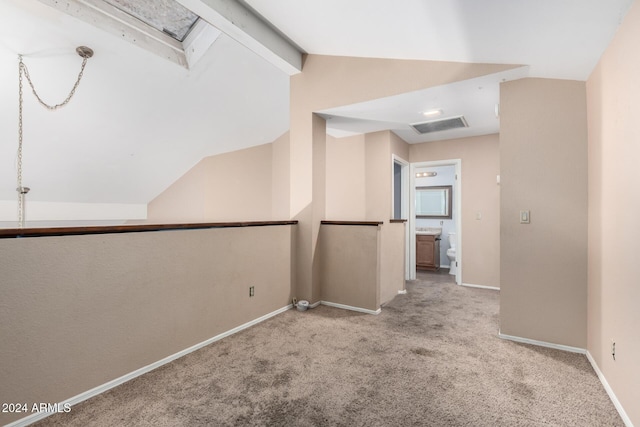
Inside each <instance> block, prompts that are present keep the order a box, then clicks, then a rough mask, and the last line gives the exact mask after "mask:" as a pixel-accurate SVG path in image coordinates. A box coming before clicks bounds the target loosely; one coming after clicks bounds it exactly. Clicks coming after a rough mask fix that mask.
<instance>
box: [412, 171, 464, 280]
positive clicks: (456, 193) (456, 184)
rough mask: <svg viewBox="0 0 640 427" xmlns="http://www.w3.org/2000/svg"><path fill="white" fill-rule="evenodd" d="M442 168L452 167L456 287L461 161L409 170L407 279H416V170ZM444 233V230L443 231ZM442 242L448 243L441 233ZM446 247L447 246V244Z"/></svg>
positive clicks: (459, 260)
mask: <svg viewBox="0 0 640 427" xmlns="http://www.w3.org/2000/svg"><path fill="white" fill-rule="evenodd" d="M442 166H452V167H453V175H454V176H453V182H452V186H453V208H452V209H453V215H452V216H453V218H452V219H453V228H454V229H455V233H456V234H455V244H456V260H455V262H456V271H455V273H456V274H455V282H456V284H458V285H461V284H462V270H463V262H462V260H463V257H462V231H463V230H462V219H461V213H462V160H461V159H450V160H437V161H429V162H418V163H412V164H411V165H410V168H409V216H408V219H409V221H408V227H407V230H408V232H409V233H408V239H407V254H409V256H408V257H407V259H408V264H409V265H408V269H409V271H408V272H409V274H408V275H407V277H408V278H409V279H410V280H415V278H416V227H417V226H418V225H417V219H416V209H415V207H416V203H415V200H416V185H417V178H416V173H417V171H418V170H422V169H427V168H438V167H442ZM443 231H444V230H443ZM442 242H447V243H448V235H445V234H444V233H443V235H442ZM447 246H448V244H447Z"/></svg>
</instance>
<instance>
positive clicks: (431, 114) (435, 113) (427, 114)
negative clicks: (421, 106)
mask: <svg viewBox="0 0 640 427" xmlns="http://www.w3.org/2000/svg"><path fill="white" fill-rule="evenodd" d="M440 114H442V110H428V111H425V112H423V113H422V115H423V116H425V117H438V116H439V115H440Z"/></svg>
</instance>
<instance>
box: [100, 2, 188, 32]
mask: <svg viewBox="0 0 640 427" xmlns="http://www.w3.org/2000/svg"><path fill="white" fill-rule="evenodd" d="M104 2H105V3H108V4H110V5H111V6H113V7H115V8H118V9H120V10H121V11H123V12H125V13H127V14H129V15H131V16H133V17H134V18H136V19H139V20H140V21H142V22H144V23H145V24H147V25H149V26H151V27H153V28H155V29H157V30H159V31H162V32H163V33H165V34H167V35H169V36H171V37H172V38H174V39H175V40H177V41H179V42H183V41H184V39H185V37H187V34H189V31H190V30H191V28H193V26H194V25H195V23H196V22H197V21H198V19H199V17H198V15H196V14H195V13H193V12H191V11H190V10H189V9H187V8H186V7H184V6H182V5H181V4H180V3H178V2H176V1H174V0H104Z"/></svg>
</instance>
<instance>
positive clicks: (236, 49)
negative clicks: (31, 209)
mask: <svg viewBox="0 0 640 427" xmlns="http://www.w3.org/2000/svg"><path fill="white" fill-rule="evenodd" d="M632 2H633V0H606V1H605V0H569V1H557V0H526V1H513V0H483V1H477V0H447V1H442V0H403V1H402V2H391V1H387V0H350V1H343V0H322V1H319V0H278V1H273V0H244V1H241V3H243V4H245V5H247V6H249V7H251V8H253V9H254V10H255V11H256V12H257V13H258V14H259V15H261V16H262V17H264V18H265V19H266V20H267V21H269V22H270V24H271V25H273V26H274V27H275V28H277V29H278V30H279V31H281V32H282V33H284V34H285V35H286V36H287V37H289V38H290V39H292V40H293V42H295V43H296V44H297V45H298V46H300V47H301V49H303V50H304V51H306V52H307V53H314V54H328V55H349V56H362V57H388V58H407V59H430V60H446V61H463V62H493V63H510V64H523V66H525V68H522V69H520V70H519V71H518V73H516V74H512V75H508V76H493V77H492V78H490V79H488V80H486V79H485V80H483V81H478V82H471V84H469V85H468V88H465V86H464V85H461V86H460V87H457V88H440V89H438V90H440V92H436V89H434V92H424V93H415V94H406V95H404V98H398V99H385V100H378V101H373V102H372V103H371V104H368V105H356V106H344V107H340V108H339V109H336V110H335V111H326V112H323V113H324V114H326V115H327V116H331V117H332V119H331V120H330V121H329V122H330V123H329V126H330V127H332V129H333V131H334V132H337V133H339V132H341V131H342V132H344V133H346V134H348V133H353V132H356V133H357V132H366V131H368V130H369V129H372V128H373V129H378V128H385V129H392V130H394V131H396V132H399V130H398V128H399V126H400V125H398V123H400V124H406V123H411V122H416V121H419V120H418V119H419V116H418V117H417V118H416V115H417V114H419V113H420V109H422V108H424V109H426V108H432V107H433V106H434V105H433V104H435V102H434V100H435V97H436V95H437V96H440V97H446V100H444V102H446V110H447V111H446V114H447V115H456V114H457V111H456V110H460V109H462V108H463V107H464V105H465V99H469V91H470V90H471V91H478V90H485V91H486V93H489V92H490V93H492V96H485V95H483V99H484V98H486V100H485V101H483V102H484V106H483V107H482V108H484V109H485V111H484V112H483V115H484V116H486V117H488V118H487V120H493V122H492V124H491V126H493V127H492V128H491V129H497V128H498V127H497V126H499V122H498V121H497V118H496V117H495V114H494V104H495V102H496V100H497V87H498V83H499V81H501V80H503V79H511V78H520V77H523V76H535V77H551V78H563V79H577V80H585V79H586V78H587V77H588V75H589V73H590V72H591V70H592V69H593V67H594V66H595V64H596V62H597V61H598V59H599V57H600V55H601V54H602V52H603V51H604V49H605V48H606V46H607V45H608V43H609V42H610V40H611V38H612V37H613V35H614V33H615V31H616V29H617V27H618V25H619V23H620V22H621V21H622V19H623V17H624V15H625V14H626V11H627V10H628V8H629V7H630V5H631V3H632ZM181 3H183V4H184V3H188V2H187V1H185V0H183V1H181ZM79 45H87V46H90V47H91V48H93V49H94V50H95V56H94V57H93V58H92V59H90V60H89V63H88V65H87V68H86V71H85V76H84V79H83V81H82V83H81V85H80V88H79V89H78V91H77V93H76V96H75V97H74V98H73V100H72V101H71V103H70V104H69V105H68V106H67V107H65V108H63V109H61V110H59V111H56V112H48V111H45V110H44V109H43V108H41V107H40V106H39V105H37V104H36V101H35V99H34V97H33V96H32V95H31V93H30V92H29V91H28V90H25V106H24V123H25V127H24V137H25V142H24V169H25V171H24V185H26V186H29V187H31V188H32V191H31V193H30V194H29V196H28V197H29V200H30V201H52V202H78V203H114V204H115V203H122V204H146V203H148V202H149V201H151V200H152V199H153V198H154V197H155V196H156V195H158V194H159V193H160V192H162V191H163V190H164V189H165V188H166V187H168V186H169V185H170V184H171V183H172V182H174V181H175V180H176V179H177V178H179V177H180V176H181V175H182V174H183V173H185V172H186V171H187V170H188V169H190V168H191V167H192V166H193V165H195V164H196V163H197V162H198V161H199V160H201V159H202V158H203V157H205V156H208V155H213V154H218V153H223V152H228V151H232V150H237V149H241V148H245V147H249V146H254V145H259V144H264V143H267V142H270V141H272V140H274V139H275V138H277V137H278V136H279V135H281V134H282V133H284V132H285V131H286V130H287V129H288V127H289V124H288V122H289V86H288V84H289V76H288V75H287V74H286V73H284V72H282V71H281V70H280V69H278V68H277V67H276V66H274V65H272V64H271V63H269V62H268V61H266V60H265V59H263V58H261V57H259V56H258V55H256V54H255V53H253V52H251V51H249V50H248V49H247V48H245V47H243V46H242V45H240V44H238V43H237V42H236V41H234V40H232V39H231V38H229V37H227V36H225V35H224V34H223V35H221V36H220V37H219V38H218V40H216V41H215V42H214V44H213V45H212V47H211V48H210V49H209V50H208V51H207V53H206V54H205V55H204V57H203V58H202V59H201V60H200V61H199V62H198V63H197V64H196V65H195V66H194V67H192V68H191V69H190V70H186V69H184V68H181V67H179V66H176V65H175V64H174V63H171V62H169V61H166V60H164V59H162V58H160V57H158V56H156V55H153V54H151V53H148V52H146V51H145V50H142V49H140V48H138V47H136V46H134V45H132V44H129V43H126V42H125V41H123V40H121V39H119V38H118V37H116V36H114V35H111V34H108V33H106V32H104V31H102V30H99V29H97V28H95V27H93V26H91V25H89V24H87V23H84V22H81V21H79V20H77V19H75V18H72V17H70V16H67V15H65V14H63V13H61V12H58V11H57V10H55V9H52V8H50V7H48V6H46V5H43V4H42V3H40V2H38V1H37V0H0V203H1V202H2V201H13V200H15V198H16V191H15V187H16V177H15V172H16V167H15V164H16V149H17V76H18V68H17V55H18V53H22V54H23V55H24V60H25V63H26V64H27V66H28V67H29V70H30V72H31V75H32V77H33V80H34V82H35V84H36V86H37V88H38V90H39V91H40V93H41V95H42V96H43V98H45V99H46V100H48V101H50V102H52V103H53V102H59V101H60V100H62V99H64V98H65V97H66V95H67V93H68V90H69V89H70V88H71V86H72V84H73V82H74V80H75V77H76V75H77V72H78V70H79V67H80V61H81V60H80V58H79V57H78V56H77V55H76V54H75V48H76V46H79ZM479 87H482V88H483V89H478V88H479ZM444 102H443V103H444ZM427 104H428V105H427ZM467 104H468V102H467ZM422 105H424V107H422ZM398 106H405V110H406V111H405V113H404V114H405V115H404V116H395V117H390V116H389V117H388V118H387V116H386V114H385V111H386V110H388V109H389V108H394V109H395V110H396V112H397V111H398V108H399V107H398ZM474 108H475V107H474ZM486 108H489V109H490V112H491V114H487V112H486ZM416 110H418V111H416ZM491 117H493V118H491ZM332 121H333V123H331V122H332ZM470 127H471V126H470ZM493 131H494V130H489V131H488V130H486V129H485V130H483V131H482V132H485V133H487V132H493ZM399 134H400V133H399ZM446 137H447V136H446V135H443V136H442V138H441V139H446ZM405 138H406V139H407V140H410V142H420V140H411V138H410V137H409V136H407V135H405ZM1 220H2V219H1V218H0V221H1Z"/></svg>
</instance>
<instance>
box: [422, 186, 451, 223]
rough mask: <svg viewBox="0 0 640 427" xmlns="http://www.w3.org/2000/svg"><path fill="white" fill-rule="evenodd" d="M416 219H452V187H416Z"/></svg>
mask: <svg viewBox="0 0 640 427" xmlns="http://www.w3.org/2000/svg"><path fill="white" fill-rule="evenodd" d="M416 217H418V218H439V219H443V218H444V219H451V185H437V186H431V187H416Z"/></svg>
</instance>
